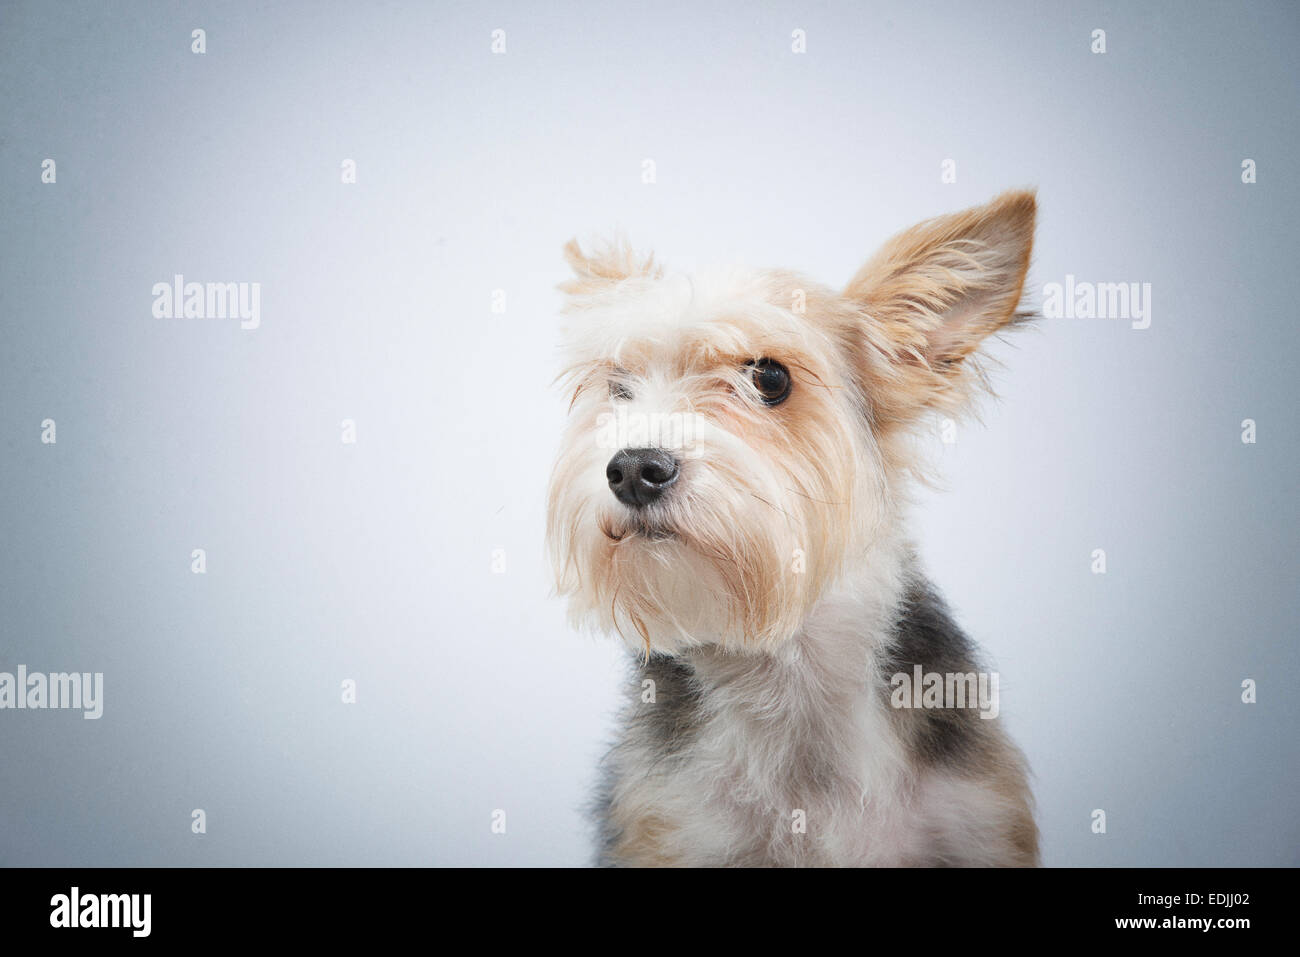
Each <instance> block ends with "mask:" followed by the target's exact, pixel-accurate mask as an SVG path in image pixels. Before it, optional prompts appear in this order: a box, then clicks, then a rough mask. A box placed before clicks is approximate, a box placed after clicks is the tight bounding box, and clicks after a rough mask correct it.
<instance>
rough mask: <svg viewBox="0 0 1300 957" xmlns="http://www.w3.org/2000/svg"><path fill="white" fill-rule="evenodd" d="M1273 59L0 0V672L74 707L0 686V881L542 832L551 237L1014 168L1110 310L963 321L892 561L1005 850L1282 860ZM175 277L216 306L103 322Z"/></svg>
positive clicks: (431, 848) (894, 35)
mask: <svg viewBox="0 0 1300 957" xmlns="http://www.w3.org/2000/svg"><path fill="white" fill-rule="evenodd" d="M196 27H202V28H204V29H206V30H207V44H208V48H207V53H206V54H205V55H202V56H199V55H195V54H193V53H191V52H190V42H191V41H190V31H191V30H192V29H194V28H196ZM1097 27H1101V28H1104V29H1105V30H1106V31H1107V38H1108V48H1109V49H1108V52H1107V53H1106V54H1105V55H1094V54H1092V53H1091V52H1090V51H1089V43H1090V38H1089V35H1090V33H1091V31H1092V30H1093V29H1094V28H1097ZM496 28H501V29H504V30H506V34H507V45H508V53H507V54H506V55H504V56H494V55H492V54H491V52H490V50H489V45H490V32H491V31H492V30H493V29H496ZM795 28H801V29H804V30H806V31H807V36H808V52H807V53H806V54H804V55H794V54H792V53H791V52H790V42H791V41H790V34H791V31H792V30H793V29H795ZM1298 43H1300V7H1297V5H1296V4H1294V3H1287V2H1282V3H1267V4H1264V3H1255V4H1226V5H1222V8H1220V6H1219V5H1202V4H1191V3H1165V4H1127V3H1126V4H1069V5H1053V4H1044V3H1042V2H1024V3H1001V4H997V5H988V4H971V3H951V4H912V3H908V4H902V3H898V4H868V3H858V2H844V3H794V2H791V3H777V4H764V5H753V4H747V3H746V4H742V3H728V4H718V3H712V4H696V3H685V4H671V3H655V4H645V5H637V6H629V7H627V8H625V9H624V8H622V7H621V5H613V4H607V3H584V4H576V3H575V4H565V5H562V6H561V5H552V4H523V3H520V4H504V3H498V4H488V5H482V6H474V5H469V4H414V3H411V4H403V3H391V4H372V3H365V4H339V5H322V4H314V3H313V4H301V5H294V4H285V5H276V6H275V7H273V8H267V9H263V5H260V4H257V5H254V4H252V3H247V4H221V5H217V4H203V3H186V4H175V5H160V4H141V3H131V4H101V3H90V4H84V5H74V4H44V3H24V4H15V3H10V2H6V3H3V4H2V5H0V104H2V107H0V108H2V110H3V127H2V128H0V229H2V238H0V316H2V317H3V323H4V327H3V335H2V337H0V490H2V492H3V517H2V519H0V521H2V523H3V524H0V542H2V543H3V547H2V548H0V670H9V671H12V670H14V668H15V667H16V666H17V665H18V664H20V663H21V664H26V665H27V666H28V667H29V668H30V669H33V670H45V671H62V670H78V671H103V672H104V673H105V683H106V690H105V696H106V703H105V711H104V716H103V718H102V719H101V720H99V721H85V720H82V718H81V717H80V716H79V714H76V713H69V712H55V711H45V712H32V711H23V712H17V711H4V712H0V862H3V863H6V864H67V865H83V864H87V865H107V864H485V865H497V864H527V865H540V864H566V865H567V864H581V863H585V862H586V861H587V860H588V855H589V842H588V835H587V832H586V830H585V825H584V822H583V818H582V815H581V812H580V808H581V805H582V802H583V801H584V800H585V798H586V794H587V792H588V789H589V786H590V784H591V782H592V781H593V779H594V766H595V762H596V760H597V758H598V755H599V754H600V752H601V750H602V747H603V744H604V743H605V742H606V741H607V740H608V737H609V734H610V730H611V714H612V712H613V710H614V709H615V707H616V705H617V703H618V702H617V695H618V693H619V690H620V688H619V679H620V677H621V674H622V664H621V652H620V651H619V650H618V649H617V648H616V647H615V646H614V644H613V643H612V642H608V641H600V640H594V639H592V638H590V637H584V636H579V635H575V634H572V633H571V632H570V631H569V630H568V629H567V628H566V626H565V623H564V617H563V608H562V607H561V605H560V603H559V602H558V601H556V600H554V599H553V598H551V597H550V596H549V587H550V584H549V580H548V576H547V570H546V566H545V562H544V553H543V549H542V532H543V493H544V486H545V482H546V478H547V473H548V471H549V468H550V463H551V459H552V455H553V452H554V448H555V445H556V438H557V435H558V431H559V429H560V426H561V423H562V420H563V404H562V400H561V397H560V396H559V394H558V393H557V392H556V391H554V390H553V389H551V387H550V382H551V379H552V377H553V375H554V373H555V372H556V369H557V366H556V360H555V354H554V342H555V332H556V320H555V312H556V309H557V307H558V302H559V297H558V294H557V293H556V292H555V291H554V286H555V284H556V283H557V282H559V281H560V280H561V279H562V278H563V277H564V269H563V266H562V263H561V260H560V255H559V251H560V246H561V244H562V242H563V241H564V240H565V239H567V238H568V237H569V236H570V235H573V234H579V235H583V236H589V235H592V234H595V233H601V232H605V231H607V230H609V229H610V228H612V227H615V226H622V227H624V228H626V229H627V230H628V232H629V233H630V235H631V237H632V238H633V240H634V241H636V242H638V243H640V244H642V245H644V246H647V247H651V248H654V249H656V250H657V251H658V252H659V253H660V254H661V255H662V256H663V257H665V258H666V259H667V260H668V261H669V263H670V264H672V265H674V266H679V267H689V266H691V265H692V264H694V263H697V262H700V261H704V260H721V259H739V260H743V261H746V262H751V263H755V264H761V265H780V266H789V267H793V268H798V269H802V270H805V271H807V272H808V273H810V274H811V275H813V276H814V277H816V278H818V279H821V280H823V281H827V282H831V283H836V284H838V283H841V282H842V281H844V280H845V279H847V277H848V276H849V275H850V274H851V273H852V272H853V271H854V270H855V268H856V267H857V266H858V265H859V264H860V263H861V261H862V260H863V259H864V258H865V257H866V256H867V255H868V254H869V253H870V252H872V251H873V249H874V248H875V247H876V245H877V244H878V243H880V242H881V241H882V240H884V239H885V238H886V237H887V236H888V235H890V234H892V233H893V232H894V231H896V230H897V229H899V228H902V227H904V226H907V225H910V224H911V223H912V222H914V221H916V220H919V219H921V218H923V217H926V216H929V215H933V214H936V213H940V212H945V211H950V210H955V209H958V208H962V207H965V206H968V205H971V204H973V203H976V202H981V201H983V200H985V199H987V198H989V197H990V196H992V195H993V194H995V193H997V192H999V191H1000V190H1002V189H1004V188H1007V187H1010V186H1017V185H1037V186H1038V188H1039V198H1040V204H1041V225H1040V228H1039V232H1038V244H1037V249H1036V255H1035V262H1034V267H1033V273H1032V277H1031V283H1032V288H1033V289H1034V290H1040V289H1041V286H1042V284H1043V283H1046V282H1052V281H1056V282H1060V281H1063V279H1064V277H1065V275H1066V273H1073V274H1075V275H1076V276H1078V277H1079V278H1080V279H1084V280H1092V281H1138V282H1150V283H1152V285H1153V307H1154V310H1153V311H1154V316H1153V322H1152V325H1151V328H1150V329H1147V330H1145V331H1135V330H1133V329H1131V328H1129V325H1128V323H1125V322H1114V321H1102V320H1064V319H1062V320H1052V321H1046V322H1043V323H1041V324H1040V326H1039V327H1038V329H1037V330H1035V331H1030V332H1027V333H1026V334H1023V335H1020V336H1018V337H1017V338H1016V340H1015V342H1014V343H1013V344H1011V345H1009V346H1008V347H1006V348H1002V347H999V348H998V350H997V352H998V355H999V357H1000V358H1001V359H1002V360H1003V361H1004V363H1005V368H1004V370H1003V371H1002V372H1000V373H999V374H998V375H997V384H998V386H999V391H1000V393H1001V395H1002V399H1001V400H1000V401H998V402H989V403H985V405H984V409H983V420H984V424H983V426H979V425H974V424H972V425H968V426H963V427H962V429H961V430H960V432H959V436H958V441H957V443H956V444H955V445H953V446H950V447H944V446H941V445H937V446H936V449H937V454H939V455H940V456H941V458H942V464H943V473H944V478H945V482H946V485H947V486H948V490H947V491H944V492H943V493H941V494H928V493H927V494H926V495H925V496H923V499H922V507H921V508H920V509H919V514H918V516H917V526H916V531H917V537H918V539H919V541H920V544H921V548H922V552H923V554H924V555H925V557H926V560H927V562H928V566H929V568H930V571H931V572H932V574H933V576H934V577H935V579H936V580H937V581H938V582H939V584H940V585H941V587H942V588H943V589H944V590H945V591H946V593H947V595H948V596H949V598H950V600H951V601H952V603H953V605H954V606H955V607H956V609H957V610H958V612H959V614H960V617H961V620H962V621H963V622H964V624H965V625H966V626H967V627H968V629H969V630H970V632H971V633H972V634H973V635H974V636H975V637H976V638H977V639H978V640H980V641H981V642H982V643H983V644H984V646H985V647H986V648H987V650H988V651H989V653H990V654H991V655H992V656H993V658H994V659H995V660H996V662H997V665H998V668H999V670H1000V672H1001V674H1002V680H1003V698H1002V700H1003V711H1004V716H1005V719H1006V720H1007V721H1008V722H1009V725H1010V728H1011V730H1012V732H1013V733H1014V734H1015V736H1016V737H1017V738H1018V739H1019V741H1020V742H1021V743H1022V744H1023V746H1024V748H1025V749H1026V751H1027V752H1028V755H1029V758H1030V760H1031V762H1032V765H1033V768H1034V772H1035V779H1036V791H1037V796H1038V801H1039V806H1040V823H1041V826H1042V830H1043V843H1044V849H1045V859H1046V861H1047V863H1050V864H1055V865H1064V864H1082V865H1119V864H1125V865H1130V864H1136V865H1189V864H1238V865H1256V864H1295V863H1297V861H1298V858H1297V832H1298V830H1300V825H1298V823H1297V822H1298V815H1297V808H1298V805H1300V798H1297V792H1298V787H1297V786H1298V785H1300V762H1298V760H1297V746H1296V732H1297V717H1298V716H1300V714H1298V712H1300V707H1298V706H1297V703H1296V702H1297V696H1296V692H1295V687H1294V686H1295V682H1296V680H1297V675H1300V654H1298V653H1297V648H1296V641H1295V638H1296V628H1295V624H1294V599H1295V594H1296V568H1297V548H1296V528H1297V521H1296V519H1297V514H1296V495H1295V493H1296V477H1295V476H1296V466H1297V454H1296V453H1297V448H1296V430H1295V419H1294V408H1295V400H1296V392H1297V390H1296V386H1295V384H1294V375H1295V373H1294V367H1295V361H1296V356H1297V355H1300V322H1298V321H1297V315H1296V309H1295V301H1296V299H1295V283H1296V277H1297V269H1296V253H1297V243H1296V239H1295V235H1296V222H1297V220H1298V219H1300V203H1298V202H1297V181H1298V171H1297V168H1296V157H1297V155H1300V137H1298V136H1297V127H1296V117H1297V115H1300V102H1298V100H1300V96H1298V94H1297V82H1296V68H1295V62H1296V53H1295V51H1296V49H1297V44H1298ZM46 157H51V158H54V159H55V160H56V161H57V163H58V182H57V184H55V185H43V184H42V183H41V182H40V164H41V161H42V160H43V159H45V158H46ZM1247 157H1249V158H1252V159H1254V160H1256V162H1257V163H1258V169H1259V173H1258V176H1259V182H1258V183H1257V184H1255V185H1250V186H1247V185H1243V184H1242V183H1241V182H1240V163H1241V161H1242V159H1243V158H1247ZM345 158H351V159H354V160H356V162H357V164H358V178H359V181H358V182H357V183H356V185H348V186H345V185H341V184H340V182H339V179H340V176H339V169H340V163H341V162H342V161H343V160H344V159H345ZM646 158H651V159H653V160H654V161H655V162H656V164H657V169H658V182H657V183H656V184H654V185H652V186H647V185H643V184H642V183H641V175H640V174H641V163H642V160H643V159H646ZM945 158H953V159H955V160H956V161H957V169H958V180H957V183H956V184H954V185H943V184H941V183H940V177H939V169H940V168H939V164H940V162H941V161H942V160H943V159H945ZM178 272H179V273H183V274H184V275H185V276H186V277H187V278H189V279H192V280H198V281H219V280H222V281H224V280H230V281H244V282H254V281H255V282H260V283H262V289H263V292H262V325H261V328H260V329H257V330H255V331H242V330H240V329H239V328H238V327H237V325H236V324H235V323H234V322H229V321H227V322H221V321H214V322H203V321H184V320H161V319H155V318H153V317H152V315H151V312H150V306H151V302H152V295H151V287H152V285H153V284H154V283H155V282H158V281H169V280H170V277H171V276H172V275H173V274H174V273H178ZM497 288H501V289H504V290H506V291H507V295H508V300H507V303H508V308H507V312H506V313H505V314H504V315H497V314H493V313H492V311H491V308H490V307H491V293H492V290H493V289H497ZM46 417H50V418H54V419H55V420H56V421H57V423H58V443H57V445H55V446H46V445H42V444H41V443H40V441H39V435H40V422H41V420H42V419H44V418H46ZM1247 417H1250V418H1254V419H1255V420H1256V421H1257V422H1258V435H1259V441H1258V444H1256V445H1253V446H1251V445H1243V444H1242V442H1241V441H1240V438H1239V435H1240V423H1241V421H1242V419H1244V418H1247ZM345 418H352V419H355V420H356V422H357V426H358V442H357V444H356V445H355V446H347V445H343V444H342V443H341V442H340V429H339V423H340V420H342V419H345ZM194 548H204V549H206V550H207V554H208V573H207V574H206V575H204V576H199V575H193V574H191V572H190V557H189V556H190V552H191V550H192V549H194ZM494 548H504V549H505V550H506V555H507V571H506V573H505V574H503V575H498V574H493V573H492V572H491V568H490V561H491V553H492V550H493V549H494ZM1094 548H1104V549H1105V550H1106V552H1107V556H1108V564H1109V571H1108V573H1107V574H1106V575H1104V576H1096V575H1093V574H1091V572H1090V569H1089V565H1090V553H1091V551H1092V550H1093V549H1094ZM1247 677H1250V678H1255V679H1257V680H1258V681H1259V703H1258V704H1255V705H1249V706H1248V705H1244V704H1242V703H1241V702H1240V682H1241V681H1242V679H1243V678H1247ZM344 678H352V679H355V680H356V681H357V683H358V689H359V691H358V694H359V701H358V703H357V704H356V705H354V706H345V705H343V704H341V703H340V700H339V699H340V692H339V687H340V682H341V681H342V680H343V679H344ZM194 808H203V809H204V810H205V811H206V812H207V815H208V833H207V834H206V835H204V836H201V837H200V836H195V835H193V834H191V832H190V812H191V810H192V809H194ZM497 808H501V809H505V810H506V812H507V815H508V817H507V822H508V829H507V833H506V834H505V835H494V834H492V833H491V831H490V827H489V825H490V817H491V813H492V811H493V810H494V809H497ZM1094 808H1102V809H1105V811H1106V812H1107V815H1108V825H1109V827H1108V833H1106V834H1105V835H1104V836H1097V835H1094V834H1092V833H1091V832H1090V829H1089V825H1090V820H1091V819H1090V813H1091V812H1092V810H1093V809H1094Z"/></svg>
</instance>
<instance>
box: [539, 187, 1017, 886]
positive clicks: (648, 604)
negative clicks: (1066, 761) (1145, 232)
mask: <svg viewBox="0 0 1300 957" xmlns="http://www.w3.org/2000/svg"><path fill="white" fill-rule="evenodd" d="M1035 216H1036V200H1035V195H1034V193H1033V192H1032V191H1012V192H1007V193H1004V194H1002V195H1001V196H999V197H997V198H996V199H994V200H993V201H992V202H990V203H988V204H987V205H984V206H979V207H975V208H973V209H969V210H966V211H964V212H960V213H955V214H952V215H947V216H941V217H938V218H935V219H931V220H928V221H925V222H922V223H920V224H919V225H917V226H914V227H913V228H911V229H908V230H906V231H904V232H902V233H901V234H899V235H897V236H896V237H895V238H893V239H892V240H890V241H889V242H888V243H887V244H885V246H884V247H883V248H882V249H881V250H880V251H879V252H878V253H877V254H876V255H875V257H874V258H872V259H871V260H869V261H868V262H867V263H866V264H865V265H864V266H863V267H862V268H861V269H860V270H859V271H858V272H857V274H856V275H854V276H853V278H852V279H851V280H850V281H849V283H848V285H847V286H846V287H845V288H844V289H843V291H840V292H837V291H835V290H834V289H831V288H828V287H825V286H822V285H819V284H817V283H815V282H813V281H811V280H809V279H805V278H804V277H802V276H801V275H799V274H796V273H794V272H787V271H783V270H760V269H751V268H739V267H737V268H728V269H713V270H708V271H705V272H701V273H698V274H695V275H691V276H684V275H675V274H668V273H666V272H665V270H664V269H663V268H662V267H661V266H660V265H659V264H658V263H657V262H656V260H655V257H654V256H653V255H640V254H638V253H637V252H635V251H634V250H633V249H632V248H631V246H630V245H629V244H628V243H627V241H626V240H624V239H616V240H613V241H610V242H606V243H604V244H601V245H598V246H596V247H594V248H593V249H591V251H584V249H583V248H582V247H581V246H580V245H579V244H578V242H577V241H576V240H574V241H570V242H569V243H568V245H567V246H565V257H566V259H567V260H568V263H569V265H570V266H571V267H572V270H573V277H572V278H571V279H570V280H568V281H566V282H565V283H563V284H562V285H561V287H560V289H561V290H562V292H563V293H564V294H565V297H566V298H565V304H564V309H563V313H562V315H563V326H564V329H563V346H562V348H563V351H564V355H565V369H564V372H563V373H562V374H561V377H560V379H559V380H557V381H560V382H563V383H564V384H565V388H566V392H567V393H571V401H570V406H569V421H568V425H567V429H566V431H565V434H564V438H563V442H562V447H561V450H560V454H559V456H558V460H557V462H556V464H555V467H554V470H553V473H552V476H551V480H550V486H549V492H548V503H547V540H548V547H549V551H550V553H551V558H552V564H553V566H554V570H555V576H556V590H557V592H558V594H559V595H560V596H562V597H564V598H566V599H567V602H568V609H569V614H570V618H571V619H572V620H573V622H574V624H575V625H577V626H578V627H585V628H590V629H594V630H595V631H598V632H603V633H609V634H612V635H616V636H619V637H621V638H622V639H623V640H624V641H625V642H627V643H628V645H629V647H630V648H631V649H632V650H633V652H634V655H633V656H632V657H633V662H632V667H633V675H632V680H631V683H630V685H629V687H628V700H627V705H626V711H625V713H624V714H623V716H622V723H621V728H620V731H619V736H618V739H617V742H616V743H615V744H614V746H613V748H612V750H611V751H610V752H609V754H608V756H607V758H606V759H605V762H604V767H603V783H602V785H601V787H600V790H599V796H598V798H597V799H596V802H595V803H596V812H595V816H596V822H597V825H598V830H599V840H598V847H599V849H598V852H597V863H598V864H602V865H607V866H1034V865H1036V864H1037V863H1038V831H1037V827H1036V825H1035V823H1034V816H1033V805H1032V796H1031V793H1030V789H1029V786H1028V769H1027V765H1026V762H1025V760H1024V758H1023V756H1022V754H1021V752H1020V751H1019V750H1018V749H1017V747H1016V745H1015V744H1014V743H1013V742H1012V741H1011V740H1010V738H1009V736H1008V735H1007V734H1006V733H1005V732H1004V730H1003V729H1002V727H1001V726H1000V724H999V723H998V722H997V721H996V720H986V718H988V717H989V714H988V711H987V710H986V711H984V712H978V711H977V710H975V709H974V708H971V707H961V706H960V703H959V702H958V703H957V705H955V704H954V701H953V700H951V699H952V697H953V696H952V693H951V692H952V684H953V682H952V676H954V675H956V676H957V678H958V681H959V682H960V681H961V680H963V679H968V678H974V677H975V673H976V672H978V671H979V664H980V663H979V659H978V653H977V649H976V648H975V646H974V645H973V643H972V642H971V641H970V640H969V639H968V638H967V637H966V635H965V634H963V632H962V631H961V629H960V628H959V627H958V626H957V625H956V624H955V623H954V622H953V619H952V616H951V614H950V613H949V611H948V609H947V608H946V606H945V604H944V602H943V600H942V599H941V597H940V596H939V593H938V592H937V591H936V590H935V588H934V587H933V586H932V585H931V584H930V583H929V582H928V580H927V579H926V577H925V575H924V573H923V571H922V570H921V568H920V564H919V561H918V559H917V556H916V554H915V550H914V548H913V546H912V544H911V543H910V542H909V539H908V537H907V534H906V531H905V529H904V527H903V525H904V521H903V520H904V511H905V507H906V505H907V503H908V490H909V488H910V487H912V486H913V483H914V482H915V481H916V480H918V479H922V480H923V479H924V478H925V469H924V468H923V467H922V465H921V459H922V458H923V456H922V455H921V454H920V449H919V448H918V437H919V434H920V433H921V431H922V429H923V427H924V423H925V422H927V421H933V418H934V416H936V415H943V416H948V415H956V414H957V413H958V411H959V410H960V409H961V408H962V407H963V406H965V405H967V404H968V403H969V402H970V400H971V398H972V393H973V392H975V391H976V390H977V389H979V388H980V387H986V386H987V376H986V374H985V372H984V370H983V369H982V363H981V361H980V355H979V349H980V346H981V344H982V343H984V342H985V340H986V339H987V338H988V337H989V336H991V335H994V334H995V333H999V332H1000V331H1003V330H1007V329H1010V328H1012V327H1014V326H1016V325H1018V324H1022V323H1024V322H1025V321H1026V320H1028V319H1030V318H1032V313H1030V312H1027V311H1022V310H1020V309H1019V304H1020V299H1021V295H1022V291H1023V287H1024V282H1025V275H1026V272H1027V270H1028V267H1029V261H1030V253H1031V250H1032V246H1033V236H1034V221H1035ZM932 674H933V675H935V676H944V675H946V676H948V679H947V682H946V684H945V685H944V687H943V688H942V689H935V687H934V686H933V684H932V683H930V682H928V680H927V689H928V690H929V691H930V692H932V694H930V701H929V703H928V704H927V705H926V706H924V707H921V706H916V707H912V706H907V705H908V704H909V702H908V700H907V699H908V696H907V694H904V693H902V692H904V691H906V690H907V689H904V688H902V687H901V685H903V684H904V683H907V682H908V681H910V678H911V676H913V675H915V676H916V677H917V678H918V679H920V678H922V676H923V675H924V676H925V678H926V679H929V677H930V676H931V675H932ZM981 681H982V676H981ZM982 687H983V685H982V684H981V688H982ZM913 690H914V691H916V689H913ZM940 692H942V694H941V693H940ZM914 697H919V693H917V694H915V695H914ZM958 697H959V698H960V695H958ZM900 700H901V701H902V704H901V705H900ZM936 702H937V706H936ZM912 703H914V702H912Z"/></svg>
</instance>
